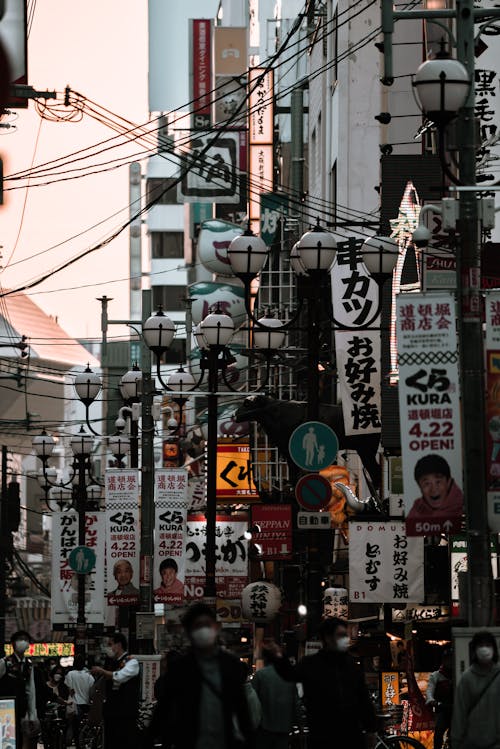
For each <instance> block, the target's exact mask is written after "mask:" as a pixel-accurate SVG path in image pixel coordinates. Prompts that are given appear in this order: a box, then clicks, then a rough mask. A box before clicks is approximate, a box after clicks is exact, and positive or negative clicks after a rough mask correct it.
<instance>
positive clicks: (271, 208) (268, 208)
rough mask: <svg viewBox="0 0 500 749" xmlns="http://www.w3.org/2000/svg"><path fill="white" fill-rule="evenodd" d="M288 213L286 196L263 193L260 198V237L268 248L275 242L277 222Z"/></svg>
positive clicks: (276, 193)
mask: <svg viewBox="0 0 500 749" xmlns="http://www.w3.org/2000/svg"><path fill="white" fill-rule="evenodd" d="M287 213H288V195H283V194H282V193H279V192H264V193H262V195H261V196H260V236H261V237H262V239H263V240H264V242H265V243H266V244H267V246H268V247H269V246H270V245H272V243H273V242H275V241H276V239H277V237H276V232H277V231H278V226H279V221H280V219H281V221H282V222H283V218H284V216H286V215H287Z"/></svg>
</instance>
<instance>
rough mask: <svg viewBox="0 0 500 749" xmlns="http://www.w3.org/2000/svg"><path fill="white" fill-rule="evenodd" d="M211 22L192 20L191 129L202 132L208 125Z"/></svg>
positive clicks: (209, 118) (201, 19) (210, 85)
mask: <svg viewBox="0 0 500 749" xmlns="http://www.w3.org/2000/svg"><path fill="white" fill-rule="evenodd" d="M211 46H212V22H211V21H210V19H205V18H198V19H195V20H193V127H194V128H195V129H196V130H204V129H205V128H207V127H208V126H209V125H210V122H211V112H210V105H211V102H210V91H211V89H212V57H211V52H210V50H211Z"/></svg>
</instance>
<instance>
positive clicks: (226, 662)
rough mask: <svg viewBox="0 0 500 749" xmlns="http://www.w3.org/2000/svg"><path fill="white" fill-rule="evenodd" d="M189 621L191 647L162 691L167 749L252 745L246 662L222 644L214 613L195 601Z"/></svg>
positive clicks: (171, 671) (227, 748)
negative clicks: (246, 690)
mask: <svg viewBox="0 0 500 749" xmlns="http://www.w3.org/2000/svg"><path fill="white" fill-rule="evenodd" d="M183 625H184V629H185V631H186V634H187V636H188V638H189V640H190V643H191V650H190V651H189V652H188V653H187V654H186V655H183V656H181V657H179V658H177V659H176V660H174V661H173V662H172V663H171V664H170V663H169V669H168V673H167V675H166V679H165V682H164V685H163V689H162V690H161V691H160V694H159V705H158V712H159V715H160V716H162V718H163V720H164V726H163V737H164V740H163V746H164V749H167V747H168V748H170V746H173V747H175V749H236V747H247V748H249V747H252V746H253V733H252V729H251V724H250V717H249V714H248V705H247V702H246V695H245V690H244V681H243V675H242V669H241V664H240V661H239V660H238V659H237V658H235V657H234V656H233V655H231V654H230V653H228V652H226V651H224V650H222V649H221V648H220V647H219V645H218V641H217V640H218V627H217V622H216V618H215V613H214V611H213V610H212V609H211V608H210V607H209V606H207V605H205V604H203V603H195V604H193V605H192V606H191V607H190V608H189V609H188V611H187V612H186V614H185V616H184V619H183ZM239 737H242V738H239Z"/></svg>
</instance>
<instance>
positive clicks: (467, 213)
mask: <svg viewBox="0 0 500 749" xmlns="http://www.w3.org/2000/svg"><path fill="white" fill-rule="evenodd" d="M486 18H488V19H492V18H493V19H496V20H498V19H500V9H498V8H488V9H485V8H475V7H474V3H473V0H456V8H455V9H443V10H415V11H396V12H394V10H393V4H392V0H382V31H383V34H384V77H383V78H382V83H384V84H385V85H392V83H393V81H394V74H393V69H392V33H393V30H394V21H395V20H404V19H425V20H427V21H430V22H432V21H434V22H437V23H438V24H440V25H442V22H443V20H445V19H454V20H455V21H456V34H457V39H456V41H457V59H458V61H459V62H461V63H462V64H463V65H465V67H466V68H467V71H468V73H469V76H470V80H471V89H470V92H469V96H468V98H467V101H466V103H465V106H464V107H463V108H462V109H461V110H460V112H459V113H458V118H457V137H458V153H459V154H460V162H459V172H460V181H461V183H462V184H463V185H465V186H467V187H474V185H475V184H476V144H475V140H476V132H475V118H474V93H475V92H474V72H475V58H474V48H475V24H476V23H477V22H478V21H480V20H481V19H486ZM458 229H459V233H458V246H457V297H458V318H459V338H460V370H461V385H462V424H463V456H464V459H463V465H464V499H465V512H466V519H467V557H468V624H469V626H471V627H484V626H488V625H491V624H492V616H493V612H492V602H493V580H492V572H491V562H490V549H489V539H490V532H489V527H488V510H487V485H486V424H485V405H486V404H485V382H484V377H485V374H484V345H483V331H482V293H481V251H482V247H481V241H480V236H479V224H478V205H477V196H476V193H475V192H474V190H463V191H460V203H459V226H458Z"/></svg>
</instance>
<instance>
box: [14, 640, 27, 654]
mask: <svg viewBox="0 0 500 749" xmlns="http://www.w3.org/2000/svg"><path fill="white" fill-rule="evenodd" d="M28 646H29V642H28V641H27V640H17V641H16V642H15V644H14V650H15V651H16V653H17V654H18V655H23V654H24V651H25V650H27V648H28Z"/></svg>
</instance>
